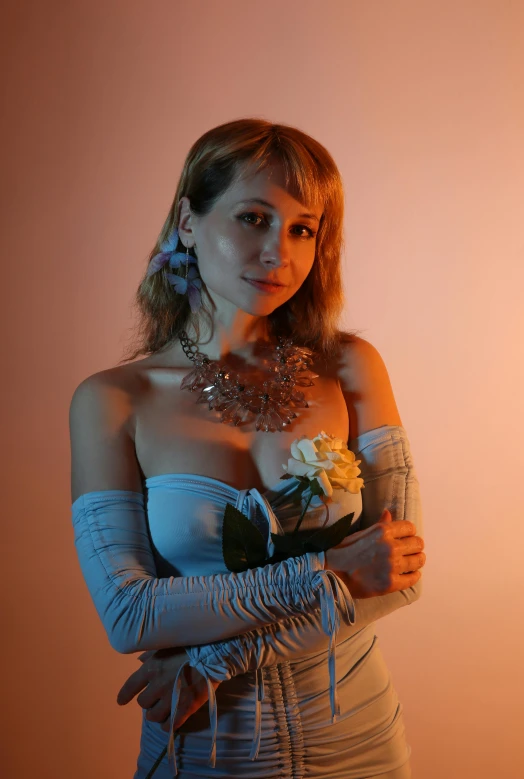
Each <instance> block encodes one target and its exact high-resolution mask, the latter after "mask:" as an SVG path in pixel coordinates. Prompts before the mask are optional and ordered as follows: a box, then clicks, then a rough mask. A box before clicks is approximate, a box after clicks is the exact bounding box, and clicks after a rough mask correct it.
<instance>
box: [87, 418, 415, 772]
mask: <svg viewBox="0 0 524 779" xmlns="http://www.w3.org/2000/svg"><path fill="white" fill-rule="evenodd" d="M348 447H349V448H350V449H351V450H352V451H353V452H355V454H356V456H357V459H360V460H361V461H362V462H361V464H360V469H361V477H362V478H363V479H364V483H365V487H364V489H363V490H362V492H361V494H360V495H359V496H355V495H351V494H350V493H345V496H344V495H343V494H342V493H343V492H344V491H341V490H336V491H335V492H336V493H337V498H338V503H336V504H332V505H331V507H330V512H329V523H331V522H332V521H335V520H336V519H338V518H339V517H340V516H342V515H344V514H346V513H348V512H350V511H355V516H354V518H353V522H354V524H353V526H352V530H354V531H357V530H361V529H363V528H364V527H366V526H368V525H369V524H371V523H373V522H376V521H378V519H379V517H380V515H381V513H382V510H383V509H384V508H389V510H390V511H391V513H392V517H393V519H394V520H401V519H409V520H410V521H411V522H413V523H414V524H415V526H416V528H417V535H422V534H423V528H422V509H421V505H420V494H419V485H418V479H417V476H416V474H415V470H414V467H413V460H412V456H411V452H410V446H409V441H408V438H407V434H406V431H405V429H404V428H403V427H400V426H392V425H384V426H382V427H379V428H376V429H374V430H370V431H367V432H366V433H363V434H362V435H361V436H359V437H358V438H355V439H353V440H352V441H350V442H349V443H348ZM144 486H145V489H144V494H142V493H138V492H131V491H126V490H104V491H99V492H90V493H86V494H84V495H81V496H80V497H79V498H78V499H77V500H76V501H75V502H74V503H73V505H72V519H73V527H74V533H75V544H76V548H77V553H78V557H79V562H80V566H81V569H82V573H83V575H84V579H85V581H86V584H87V586H88V589H89V592H90V594H91V597H92V599H93V602H94V605H95V607H96V610H97V613H98V614H99V617H100V619H101V621H102V623H103V626H104V628H105V630H106V632H107V635H108V638H109V641H110V643H111V646H112V647H113V648H114V649H115V650H117V651H118V652H122V653H125V654H127V653H132V652H141V651H144V650H147V649H160V648H164V647H172V646H184V647H185V650H186V653H187V655H188V660H187V662H188V663H189V664H190V665H191V666H193V667H195V668H197V669H198V670H199V671H200V672H201V673H202V674H203V675H204V676H205V677H206V679H208V680H211V679H213V680H217V681H221V684H220V685H219V687H218V689H217V691H216V696H215V694H214V690H213V687H212V686H211V685H210V684H209V692H210V700H209V705H208V706H203V707H202V708H201V709H200V710H199V711H198V712H196V713H195V714H194V715H193V716H192V717H190V718H189V719H188V720H187V721H186V723H185V724H184V725H183V726H182V727H181V728H180V729H179V730H178V731H176V733H171V735H169V734H167V733H166V732H165V731H163V730H162V729H161V726H160V725H159V724H157V723H153V722H150V721H148V720H146V718H145V710H142V732H141V740H140V753H139V755H138V760H137V770H136V772H135V774H134V777H133V779H145V778H146V777H147V775H148V772H149V771H150V770H151V768H152V766H153V765H154V763H155V761H156V759H157V758H158V756H159V755H160V753H161V752H162V750H163V749H164V748H166V747H168V754H167V755H165V756H164V758H163V760H162V762H161V763H160V765H159V766H158V767H157V769H156V771H155V773H154V776H153V779H171V777H173V776H174V775H178V777H179V779H193V778H194V777H220V778H221V779H226V777H243V778H245V779H248V778H249V779H255V777H257V778H258V777H260V779H272V778H275V779H276V778H277V777H279V778H280V779H288V778H289V779H302V778H303V777H304V779H306V778H307V779H367V777H373V776H375V777H378V776H381V775H382V774H387V772H391V771H394V770H395V769H400V767H401V766H406V774H405V776H406V777H409V776H410V775H411V774H410V772H409V768H408V764H409V758H410V754H411V747H410V746H409V744H408V742H407V739H406V734H405V729H404V719H403V709H402V705H401V703H400V702H399V700H398V697H397V693H396V691H395V689H394V686H393V684H392V679H391V676H390V673H389V671H388V668H387V666H386V664H385V662H384V659H383V656H382V653H381V651H380V648H379V645H378V640H377V637H376V635H375V630H374V622H375V621H376V620H377V619H380V618H381V617H384V616H386V615H387V614H390V613H391V612H393V611H395V610H396V609H398V608H400V607H402V606H405V605H408V604H410V603H412V602H413V601H415V600H417V599H418V597H419V596H420V592H421V582H420V581H419V582H418V583H417V584H416V585H415V586H414V587H411V588H409V589H407V590H401V591H398V592H394V593H390V594H388V595H383V596H378V597H375V598H365V599H362V600H358V599H354V598H352V596H351V593H350V592H349V591H348V589H347V588H346V587H345V585H344V584H343V583H342V581H341V580H340V579H339V578H338V577H337V576H336V575H335V574H334V573H333V572H332V571H326V570H325V569H324V562H325V560H324V554H323V553H320V554H316V553H307V554H305V555H303V556H301V557H297V558H292V559H290V560H286V561H284V562H282V563H278V564H274V565H266V566H264V567H261V568H255V569H252V570H249V571H246V572H243V573H240V574H234V573H230V572H229V571H228V569H227V568H226V566H225V564H224V559H223V553H222V518H223V514H224V509H225V506H226V503H228V502H229V503H232V504H233V505H235V506H236V507H237V508H239V509H240V510H242V511H243V512H244V513H245V514H246V515H247V516H249V518H250V519H251V521H252V522H254V523H255V524H256V525H257V526H258V527H259V528H260V530H261V531H262V532H263V533H265V535H266V537H267V538H268V539H269V531H272V532H286V531H290V530H291V529H292V528H293V527H294V524H295V522H296V520H297V518H298V516H299V515H300V512H301V506H302V505H303V500H302V503H300V495H298V502H297V494H298V493H297V490H299V488H300V485H299V483H298V481H297V480H296V479H294V478H292V479H287V480H282V481H280V482H279V483H278V484H277V485H275V487H273V488H272V489H270V490H267V491H265V492H263V493H260V492H258V491H257V490H242V491H239V490H236V489H234V488H233V487H231V486H229V485H227V484H225V483H224V482H221V481H218V480H216V479H213V478H210V477H206V476H202V475H196V474H162V475H158V476H153V477H151V478H149V479H147V480H146V482H145V485H144ZM346 498H347V502H346ZM315 500H316V501H317V502H316V503H315ZM359 501H360V502H359ZM325 518H326V507H325V506H323V505H321V504H320V499H318V498H316V499H314V500H313V501H312V502H311V504H310V507H309V509H308V511H307V514H306V517H305V519H304V523H305V524H304V525H303V527H304V528H305V529H306V528H311V527H320V526H322V524H323V523H324V521H325ZM268 543H269V541H268ZM415 616H416V615H415ZM179 684H180V678H179V679H178V680H177V682H175V685H174V688H173V706H172V719H171V722H173V717H174V711H175V710H176V705H177V697H178V689H179ZM402 776H404V774H402Z"/></svg>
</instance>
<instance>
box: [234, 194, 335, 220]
mask: <svg viewBox="0 0 524 779" xmlns="http://www.w3.org/2000/svg"><path fill="white" fill-rule="evenodd" d="M240 203H258V204H259V205H261V206H266V207H268V208H272V209H273V210H276V209H275V206H274V205H272V204H271V203H268V201H267V200H262V199H261V198H259V197H251V198H247V199H246V200H241V201H240ZM298 218H299V219H314V220H315V221H316V222H318V221H319V218H318V216H315V214H306V213H304V214H298Z"/></svg>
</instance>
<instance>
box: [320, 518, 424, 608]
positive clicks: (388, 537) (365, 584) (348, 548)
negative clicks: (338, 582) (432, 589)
mask: <svg viewBox="0 0 524 779" xmlns="http://www.w3.org/2000/svg"><path fill="white" fill-rule="evenodd" d="M416 532H417V529H416V527H415V525H414V524H413V522H410V521H409V520H404V519H402V520H398V521H395V522H393V520H392V517H391V513H390V512H389V511H388V509H384V511H383V512H382V516H381V517H380V520H379V522H376V523H375V524H374V525H371V526H370V527H367V528H366V529H365V530H359V531H357V532H356V533H353V534H352V535H350V536H348V537H347V538H345V539H344V541H343V542H342V543H341V544H339V546H335V547H333V548H332V549H328V550H327V552H325V555H326V558H325V559H326V568H327V569H330V570H332V571H334V572H335V573H336V574H337V575H338V576H340V578H341V579H342V581H343V582H344V583H345V584H346V586H347V588H348V589H349V591H350V592H351V594H352V595H353V597H355V598H373V597H374V596H376V595H386V594H387V593H390V592H396V591H397V590H407V589H408V588H409V587H413V585H414V584H416V583H417V582H418V580H419V579H420V577H421V576H422V573H421V572H420V570H419V569H420V568H422V566H423V565H424V564H425V562H426V555H425V554H424V552H423V551H422V550H423V549H424V540H423V539H422V538H420V536H417V535H415V533H416Z"/></svg>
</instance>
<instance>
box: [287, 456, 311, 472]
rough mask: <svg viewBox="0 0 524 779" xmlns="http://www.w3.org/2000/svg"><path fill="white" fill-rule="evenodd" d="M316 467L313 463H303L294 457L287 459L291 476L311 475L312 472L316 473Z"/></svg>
mask: <svg viewBox="0 0 524 779" xmlns="http://www.w3.org/2000/svg"><path fill="white" fill-rule="evenodd" d="M315 470H316V469H315V468H312V467H311V465H309V464H308V463H302V462H300V460H295V459H293V458H290V459H289V460H288V461H287V472H288V473H290V474H291V476H309V475H310V474H314V472H315Z"/></svg>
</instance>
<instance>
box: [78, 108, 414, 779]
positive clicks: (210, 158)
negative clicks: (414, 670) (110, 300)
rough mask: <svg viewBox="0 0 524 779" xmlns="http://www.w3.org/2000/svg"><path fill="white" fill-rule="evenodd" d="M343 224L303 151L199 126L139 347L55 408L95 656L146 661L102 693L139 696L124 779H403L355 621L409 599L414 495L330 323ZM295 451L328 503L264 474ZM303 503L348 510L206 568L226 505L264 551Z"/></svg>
mask: <svg viewBox="0 0 524 779" xmlns="http://www.w3.org/2000/svg"><path fill="white" fill-rule="evenodd" d="M342 223H343V190H342V183H341V177H340V174H339V172H338V170H337V167H336V165H335V163H334V161H333V159H332V158H331V156H330V155H329V153H328V152H327V151H326V149H325V148H324V147H323V146H322V145H321V144H319V143H318V142H317V141H315V140H314V139H312V138H311V137H309V136H308V135H306V134H304V133H303V132H301V131H299V130H297V129H294V128H292V127H289V126H285V125H274V124H271V123H269V122H267V121H264V120H261V119H244V120H239V121H233V122H229V123H227V124H224V125H221V126H219V127H216V128H214V129H212V130H210V131H209V132H207V133H206V134H205V135H203V136H202V137H201V138H200V139H199V140H198V141H197V142H196V143H195V144H194V145H193V147H192V148H191V150H190V152H189V154H188V156H187V159H186V162H185V165H184V169H183V171H182V175H181V177H180V181H179V184H178V187H177V191H176V195H175V198H174V201H173V205H172V207H171V210H170V212H169V215H168V217H167V219H166V222H165V224H164V227H163V229H162V232H161V234H160V237H159V240H158V243H157V245H156V246H155V248H154V250H153V251H152V252H151V255H150V257H149V263H148V269H147V271H146V274H145V277H144V279H143V280H142V283H141V285H140V287H139V291H138V295H137V302H138V306H139V309H140V312H141V315H142V320H141V326H140V338H141V341H140V344H139V348H138V349H136V350H135V351H134V353H132V354H131V355H128V357H127V362H126V361H122V362H125V363H126V364H119V365H118V366H117V367H114V368H111V369H109V370H105V371H101V372H100V373H97V374H95V375H93V376H90V377H88V378H87V379H86V380H85V381H83V382H82V383H81V384H80V385H79V387H78V388H77V389H76V391H75V393H74V396H73V399H72V402H71V409H70V428H71V449H72V501H73V506H72V512H73V523H74V528H75V542H76V545H77V551H78V555H79V559H80V564H81V567H82V572H83V574H84V577H85V580H86V583H87V586H88V588H89V591H90V593H91V596H92V598H93V600H94V603H95V606H96V608H97V611H98V613H99V615H100V618H101V620H102V623H103V625H104V627H105V629H106V631H107V634H108V637H109V640H110V642H111V645H112V646H113V647H114V648H115V649H116V650H117V651H120V652H123V653H131V652H137V651H143V650H146V652H145V654H142V655H141V656H140V659H141V660H143V665H142V667H141V668H140V669H139V670H138V671H137V672H136V673H134V674H133V675H132V676H131V677H130V678H129V679H128V681H127V682H126V684H125V685H124V686H123V688H122V689H121V691H120V694H119V702H120V703H127V702H129V700H131V699H132V698H133V697H134V695H136V694H137V693H139V692H140V690H142V689H143V688H145V689H144V692H142V693H141V694H140V696H139V698H138V702H139V703H140V705H141V706H142V707H143V719H142V738H141V745H140V746H141V749H140V755H139V758H138V765H137V771H136V773H135V775H134V779H144V778H145V777H148V778H149V777H150V776H152V775H153V772H152V769H153V768H154V776H155V779H165V778H166V777H171V776H173V775H175V774H176V773H178V776H179V777H180V779H190V777H197V776H199V777H202V776H204V777H211V776H213V777H215V776H216V777H233V776H238V777H264V778H265V779H268V778H269V777H277V776H278V777H293V778H294V779H298V778H299V777H305V776H307V777H309V778H310V779H320V778H321V777H322V779H324V778H325V777H331V778H333V779H334V778H335V777H344V779H351V778H353V779H365V777H371V776H373V777H379V776H380V777H382V778H383V779H385V778H386V777H388V779H407V778H408V777H410V776H411V772H410V767H409V757H410V752H411V750H410V748H409V746H408V744H407V741H406V738H405V732H404V724H403V716H402V706H401V704H400V703H399V701H398V698H397V695H396V692H395V690H394V688H393V686H392V683H391V678H390V675H389V672H388V670H387V668H386V666H385V664H384V661H383V658H382V655H381V653H380V650H379V648H378V645H377V639H376V636H375V635H374V630H373V623H374V621H375V620H376V619H379V618H380V617H382V616H385V615H386V614H389V613H391V612H392V611H394V610H396V609H397V608H400V607H401V606H403V605H406V604H409V603H412V602H413V601H415V600H416V599H417V598H418V597H419V595H420V579H421V570H420V569H421V568H422V566H423V565H424V562H425V556H424V554H423V552H422V549H423V546H424V543H423V540H422V538H421V534H422V517H421V510H420V498H419V493H418V481H417V478H416V475H415V472H414V468H413V462H412V458H411V454H410V449H409V442H408V439H407V436H406V432H405V430H404V428H403V427H402V423H401V420H400V417H399V414H398V410H397V406H396V403H395V399H394V395H393V392H392V389H391V384H390V381H389V377H388V374H387V370H386V367H385V365H384V362H383V360H382V359H381V357H380V355H379V353H378V352H377V350H376V349H375V348H374V347H373V346H372V345H371V344H370V343H368V342H367V341H365V340H363V339H361V338H359V337H358V336H357V335H356V334H355V333H345V332H343V331H340V330H339V329H338V327H337V322H338V318H339V314H340V312H341V309H342V306H343V296H342V283H341V267H340V253H341V245H342ZM279 339H287V340H279ZM140 355H146V356H145V358H143V359H140V360H136V361H134V362H131V360H135V358H136V357H138V356H140ZM215 361H216V362H215ZM191 369H192V370H191ZM188 371H190V372H189V373H188ZM197 398H198V400H200V401H201V402H199V403H198V402H197V403H196V402H195V400H196V399H197ZM325 430H327V431H329V433H330V436H327V435H326V434H324V437H322V436H321V437H320V438H319V433H320V432H321V431H325ZM297 439H300V440H301V441H305V440H306V439H309V440H310V442H311V441H313V440H315V441H317V444H318V447H320V446H321V444H319V443H318V442H319V441H321V443H322V446H323V445H324V443H325V442H326V441H327V442H328V443H330V444H331V445H332V449H331V451H332V452H335V454H333V455H331V454H330V457H327V455H322V456H321V455H311V456H314V457H315V458H316V459H318V458H319V457H323V460H319V462H318V463H317V462H316V461H315V468H314V469H313V471H311V470H309V471H308V473H309V474H311V473H313V474H315V478H316V483H317V484H320V485H322V484H324V488H323V489H324V493H325V496H329V492H328V490H331V493H332V494H333V499H331V498H328V497H321V496H320V495H319V493H318V490H317V497H316V502H315V501H314V500H312V498H311V496H312V494H313V487H311V488H310V493H309V501H310V503H308V502H307V501H306V500H305V494H306V493H305V492H304V491H303V490H304V481H301V480H300V479H297V478H295V477H294V476H292V478H287V479H283V478H281V477H282V464H283V463H284V462H286V461H288V470H289V468H291V466H290V465H289V458H290V453H294V455H296V453H297V451H298V450H297V448H296V447H295V448H293V447H292V444H293V442H296V441H297ZM337 441H338V444H337V443H336V442H337ZM346 443H347V446H348V448H349V450H351V451H350V452H348V451H347V450H346V449H345V446H346ZM342 444H343V446H342ZM309 445H310V446H311V445H312V444H309ZM326 445H327V444H326ZM335 450H336V451H335ZM300 451H302V449H300ZM308 451H309V450H308ZM323 451H327V450H323ZM351 452H353V453H354V455H356V456H357V457H359V458H360V459H359V460H355V458H354V456H353V455H352V454H351ZM340 453H342V454H344V457H346V458H348V460H347V462H348V463H349V461H350V460H351V458H353V461H352V462H351V463H350V465H348V464H347V463H346V465H345V466H344V468H345V470H344V471H343V469H342V466H340V468H339V469H338V470H337V468H335V466H332V465H330V464H329V463H331V462H335V463H338V462H339V461H341V460H340V458H341V456H342V455H341V454H340ZM296 456H297V457H302V455H296ZM337 458H338V459H337ZM322 463H323V464H322ZM326 463H327V464H326ZM359 464H362V471H360V469H359V468H358V467H357V466H358V465H359ZM317 466H318V467H317ZM346 466H347V467H346ZM307 467H308V468H309V467H310V466H309V465H308V466H307ZM329 468H334V470H332V471H329ZM359 473H362V477H363V479H359V478H358V474H359ZM326 474H327V475H326ZM333 474H335V476H336V475H337V474H338V476H339V477H340V476H341V475H345V477H348V474H351V479H352V480H351V484H352V485H353V487H348V485H349V483H350V479H349V477H348V478H342V479H340V478H339V479H338V481H337V479H336V478H334V476H333ZM304 478H306V477H304ZM313 482H314V479H313V478H312V479H311V481H310V482H309V483H310V485H312V484H313ZM362 482H363V490H362V493H361V492H360V489H355V485H357V487H359V486H360V485H361V484H362ZM326 485H327V486H326ZM330 485H331V486H330ZM300 490H302V492H300ZM297 496H298V497H297ZM335 498H337V500H338V501H339V503H336V501H335ZM355 500H356V501H357V502H356V503H355ZM358 501H360V503H359V502H358ZM326 502H327V505H328V507H329V506H330V505H331V508H332V509H333V510H334V511H335V517H340V516H341V515H342V514H344V515H346V514H349V512H350V511H352V514H351V516H352V517H353V520H352V521H353V524H352V526H351V530H350V534H349V535H347V536H346V537H345V538H344V540H343V541H342V542H341V543H338V544H337V545H336V546H334V547H331V548H328V549H327V551H316V552H311V551H309V552H305V553H303V554H299V555H296V556H291V557H290V558H289V559H282V560H281V561H280V562H270V563H267V564H266V562H265V563H261V564H259V565H249V566H245V568H244V569H239V570H238V572H234V569H232V568H231V567H228V565H227V564H226V552H225V547H224V548H223V546H222V532H223V531H224V533H225V527H226V524H225V521H224V519H223V517H224V512H225V508H226V505H227V504H228V503H230V504H232V505H234V506H235V507H236V508H237V509H239V510H240V511H242V512H243V513H244V515H245V516H247V517H248V518H249V520H250V521H251V522H252V523H253V524H255V526H256V527H258V529H259V531H260V534H261V535H262V537H263V538H264V544H266V545H267V550H270V549H273V550H274V547H272V546H271V544H272V542H271V538H273V537H272V536H270V531H272V532H276V534H277V535H278V534H282V533H287V532H290V531H291V530H293V528H294V527H295V526H296V522H297V517H299V514H300V516H301V517H302V518H303V521H304V524H303V528H302V529H303V530H304V529H306V528H309V531H308V532H310V531H311V529H315V528H318V527H320V525H321V524H322V521H323V517H325V511H324V509H325V504H326ZM337 511H338V514H337ZM328 513H329V512H328ZM392 514H393V517H392ZM392 519H395V520H396V521H394V522H392ZM356 520H358V521H356ZM301 521H302V520H301ZM331 521H333V516H332V518H331ZM268 555H269V551H268ZM265 560H266V561H267V557H266V558H265ZM246 568H248V569H249V570H246ZM206 701H207V702H208V706H203V704H204V703H205V702H206ZM166 751H167V754H166ZM158 757H160V758H161V760H158V761H157V762H155V761H156V760H157V758H158Z"/></svg>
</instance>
